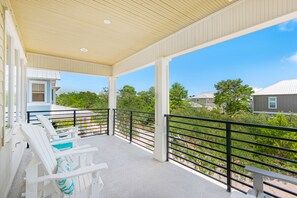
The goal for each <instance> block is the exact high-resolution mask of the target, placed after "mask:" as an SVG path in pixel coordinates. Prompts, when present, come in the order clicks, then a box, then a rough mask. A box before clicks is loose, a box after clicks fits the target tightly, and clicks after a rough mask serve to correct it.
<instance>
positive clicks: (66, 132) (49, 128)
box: [36, 114, 78, 147]
mask: <svg viewBox="0 0 297 198" xmlns="http://www.w3.org/2000/svg"><path fill="white" fill-rule="evenodd" d="M36 117H37V119H38V120H39V122H40V123H41V125H42V126H43V127H44V129H45V131H46V132H47V135H48V138H49V139H50V141H51V144H52V145H58V144H63V143H68V142H71V143H72V144H73V147H76V146H77V140H78V127H77V126H75V127H68V128H61V129H55V128H54V127H53V125H52V123H51V122H50V121H49V119H48V118H46V117H45V116H44V115H42V114H39V115H36Z"/></svg>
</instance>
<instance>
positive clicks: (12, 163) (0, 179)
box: [0, 1, 25, 198]
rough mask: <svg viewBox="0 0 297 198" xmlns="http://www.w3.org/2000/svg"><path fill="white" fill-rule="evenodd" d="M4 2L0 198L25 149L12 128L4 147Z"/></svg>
mask: <svg viewBox="0 0 297 198" xmlns="http://www.w3.org/2000/svg"><path fill="white" fill-rule="evenodd" d="M4 20H5V13H4V2H3V1H0V84H1V86H0V137H1V142H0V197H1V198H2V197H3V198H5V197H6V196H7V193H8V191H9V189H10V186H11V184H12V181H13V178H14V175H15V173H16V171H17V168H18V166H19V163H20V161H21V159H22V155H23V152H24V149H25V143H24V142H23V141H22V139H23V137H22V135H21V134H20V131H19V127H14V129H11V130H13V131H12V133H13V134H14V135H13V137H12V138H11V139H10V140H9V141H8V142H7V143H5V145H4V140H3V134H4V131H3V128H4V126H3V124H4V95H5V94H4V64H5V53H6V52H5V51H6V49H5V47H4V46H5V32H4V31H5V30H4ZM18 142H19V143H18ZM17 143H18V144H17Z"/></svg>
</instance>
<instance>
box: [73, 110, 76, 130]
mask: <svg viewBox="0 0 297 198" xmlns="http://www.w3.org/2000/svg"><path fill="white" fill-rule="evenodd" d="M73 126H76V110H73Z"/></svg>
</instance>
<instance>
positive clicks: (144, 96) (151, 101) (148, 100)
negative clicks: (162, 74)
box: [138, 87, 155, 112]
mask: <svg viewBox="0 0 297 198" xmlns="http://www.w3.org/2000/svg"><path fill="white" fill-rule="evenodd" d="M138 96H139V97H140V100H142V101H143V102H144V104H145V107H144V109H143V110H144V111H147V112H152V111H154V109H155V87H150V88H149V90H148V91H141V92H139V93H138Z"/></svg>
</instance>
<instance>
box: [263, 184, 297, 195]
mask: <svg viewBox="0 0 297 198" xmlns="http://www.w3.org/2000/svg"><path fill="white" fill-rule="evenodd" d="M263 184H265V185H267V186H270V187H272V188H276V189H278V190H281V191H284V192H286V193H289V194H291V195H295V196H297V192H293V191H290V190H288V189H285V188H282V187H279V186H277V185H275V184H271V183H268V182H266V181H263Z"/></svg>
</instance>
